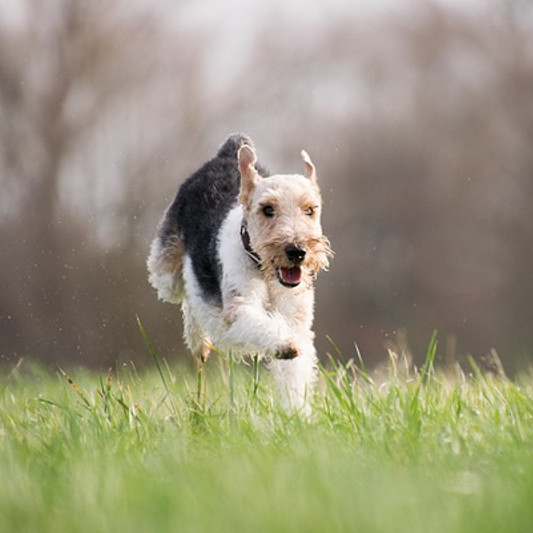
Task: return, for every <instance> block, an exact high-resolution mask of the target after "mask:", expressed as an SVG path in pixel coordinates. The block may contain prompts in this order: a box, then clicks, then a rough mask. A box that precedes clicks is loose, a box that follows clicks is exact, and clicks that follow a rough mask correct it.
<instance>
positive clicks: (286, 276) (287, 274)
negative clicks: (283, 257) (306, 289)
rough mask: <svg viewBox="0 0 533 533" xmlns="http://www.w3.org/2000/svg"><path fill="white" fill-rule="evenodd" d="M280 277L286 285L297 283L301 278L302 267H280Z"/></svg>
mask: <svg viewBox="0 0 533 533" xmlns="http://www.w3.org/2000/svg"><path fill="white" fill-rule="evenodd" d="M280 270H281V279H282V280H283V282H284V283H286V284H287V285H298V283H300V281H301V280H302V269H301V268H300V267H299V266H294V267H291V268H281V269H280Z"/></svg>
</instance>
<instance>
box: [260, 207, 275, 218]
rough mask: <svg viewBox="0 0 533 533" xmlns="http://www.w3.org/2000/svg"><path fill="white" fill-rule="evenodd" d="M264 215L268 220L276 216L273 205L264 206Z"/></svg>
mask: <svg viewBox="0 0 533 533" xmlns="http://www.w3.org/2000/svg"><path fill="white" fill-rule="evenodd" d="M262 211H263V215H265V216H266V217H268V218H272V217H273V216H274V208H273V207H272V206H271V205H265V206H263V209H262Z"/></svg>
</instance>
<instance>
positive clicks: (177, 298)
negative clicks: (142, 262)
mask: <svg viewBox="0 0 533 533" xmlns="http://www.w3.org/2000/svg"><path fill="white" fill-rule="evenodd" d="M184 254H185V246H184V244H183V240H182V239H181V237H180V236H179V235H177V234H171V235H168V234H167V235H164V234H159V235H158V236H157V237H156V238H155V239H154V240H153V241H152V245H151V247H150V255H149V256H148V261H147V266H148V273H149V276H148V280H149V281H150V283H151V284H152V286H153V287H154V289H156V290H157V296H158V297H159V299H160V300H163V301H164V302H170V303H179V302H181V300H182V299H183V276H182V270H183V257H184Z"/></svg>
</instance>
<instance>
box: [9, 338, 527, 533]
mask: <svg viewBox="0 0 533 533" xmlns="http://www.w3.org/2000/svg"><path fill="white" fill-rule="evenodd" d="M432 350H433V348H431V347H430V353H429V355H428V359H427V362H426V364H425V365H424V367H423V368H422V369H420V371H419V372H416V373H411V375H410V376H402V377H399V374H400V371H399V369H398V368H397V365H391V367H390V369H389V374H388V375H387V376H385V379H381V380H380V381H379V382H378V381H373V380H372V379H370V378H369V377H368V376H367V375H366V374H365V373H364V372H363V371H361V370H360V369H358V368H357V367H356V366H355V365H354V364H353V362H348V363H346V364H344V363H333V362H332V363H330V364H329V365H328V369H327V370H324V371H323V372H322V373H321V377H320V384H319V388H318V392H317V395H316V398H315V400H314V413H315V414H314V417H313V419H312V420H310V421H307V422H306V421H302V420H300V419H299V418H298V417H292V418H289V417H287V416H285V415H284V414H283V412H281V411H280V410H279V408H278V407H277V402H276V398H275V394H274V392H273V389H272V386H271V383H270V381H269V380H268V375H267V373H266V372H265V371H264V370H263V369H261V368H259V369H258V368H254V367H253V365H252V366H249V367H243V366H242V365H239V367H237V368H234V367H233V365H232V364H231V361H229V362H228V361H224V360H222V359H220V358H219V359H217V358H216V357H215V358H214V359H213V360H211V361H210V362H209V364H208V365H207V368H206V370H205V375H204V376H203V384H204V385H205V388H206V390H205V394H204V395H202V396H201V397H200V398H198V395H197V376H195V375H193V374H192V373H191V372H190V370H189V371H187V370H180V369H172V370H170V369H169V368H168V367H167V366H166V365H164V364H163V363H161V362H160V361H158V360H156V361H155V363H154V370H153V371H152V372H148V373H144V374H142V375H138V374H137V373H136V372H135V369H133V368H131V367H123V368H121V369H119V370H118V371H115V372H113V373H112V374H110V375H106V374H103V375H100V376H99V375H94V374H90V373H84V372H76V373H74V375H71V376H67V375H64V374H62V373H61V372H57V373H51V374H50V373H45V372H43V371H38V370H35V369H33V370H32V369H29V368H25V367H24V365H22V367H21V368H20V369H18V370H15V371H11V372H10V373H9V374H8V373H7V372H4V374H3V375H1V377H0V480H1V482H0V531H1V532H3V533H8V532H39V533H44V532H54V533H58V532H63V531H76V532H91V533H94V532H99V533H102V532H108V531H109V532H111V531H113V532H117V531H118V532H121V531H127V532H131V533H133V532H158V533H163V532H167V531H168V532H182V531H183V532H202V531H209V532H211V533H213V532H218V531H221V532H222V531H224V532H233V531H239V532H240V531H243V532H260V531H276V532H277V531H281V532H282V531H305V532H315V531H316V532H321V533H322V532H335V531H343V532H345V531H361V532H373V531H383V532H404V531H405V532H409V533H413V532H439V531H449V532H454V533H456V532H462V531H464V532H468V533H472V532H478V531H479V532H488V531H491V532H497V531H502V532H504V531H505V532H514V531H524V532H526V531H527V532H530V531H532V530H533V380H532V379H530V378H529V377H523V378H522V379H521V380H519V381H516V382H511V381H508V380H505V379H503V380H500V379H492V378H489V377H483V376H482V375H481V374H479V373H476V371H475V370H474V371H473V373H472V374H473V375H471V376H466V377H465V376H464V375H461V374H460V373H456V374H453V375H451V376H444V375H441V374H439V373H436V372H435V371H434V370H433V365H432V353H434V350H433V352H432Z"/></svg>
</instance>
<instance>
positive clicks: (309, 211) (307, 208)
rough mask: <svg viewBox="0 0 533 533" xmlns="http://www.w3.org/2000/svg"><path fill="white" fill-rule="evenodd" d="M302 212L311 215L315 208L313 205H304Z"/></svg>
mask: <svg viewBox="0 0 533 533" xmlns="http://www.w3.org/2000/svg"><path fill="white" fill-rule="evenodd" d="M304 213H305V214H306V215H307V216H309V217H312V216H313V215H314V214H315V208H314V207H306V208H305V209H304Z"/></svg>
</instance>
